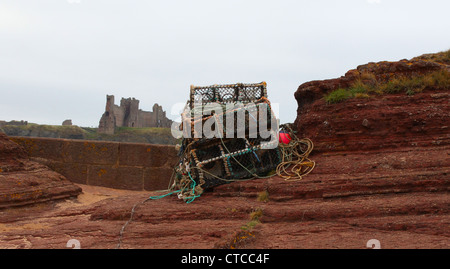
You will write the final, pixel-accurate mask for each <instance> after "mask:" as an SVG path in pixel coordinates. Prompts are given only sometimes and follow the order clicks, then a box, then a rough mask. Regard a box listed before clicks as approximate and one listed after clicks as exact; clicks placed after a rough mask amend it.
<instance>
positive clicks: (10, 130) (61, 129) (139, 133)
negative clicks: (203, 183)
mask: <svg viewBox="0 0 450 269" xmlns="http://www.w3.org/2000/svg"><path fill="white" fill-rule="evenodd" d="M0 131H2V132H4V133H5V134H7V135H8V136H33V137H49V138H66V139H85V140H103V141H118V142H135V143H150V144H170V145H175V144H178V142H179V141H178V140H177V139H175V138H173V136H172V133H171V131H170V128H156V127H149V128H128V127H119V128H117V129H116V131H115V133H114V134H102V133H97V128H88V127H78V126H75V125H72V126H61V125H39V124H33V123H29V124H28V125H23V126H16V125H6V126H3V127H2V128H0Z"/></svg>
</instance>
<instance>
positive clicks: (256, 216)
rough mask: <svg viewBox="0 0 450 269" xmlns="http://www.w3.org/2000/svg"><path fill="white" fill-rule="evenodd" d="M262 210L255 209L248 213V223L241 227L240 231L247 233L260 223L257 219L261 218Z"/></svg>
mask: <svg viewBox="0 0 450 269" xmlns="http://www.w3.org/2000/svg"><path fill="white" fill-rule="evenodd" d="M262 215H263V211H262V209H257V210H255V211H252V212H251V213H250V221H249V222H247V224H245V225H243V226H241V229H242V230H245V231H249V230H252V229H253V228H254V227H255V226H256V225H257V224H259V223H261V222H260V221H259V219H260V218H261V217H262Z"/></svg>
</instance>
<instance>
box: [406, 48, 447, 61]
mask: <svg viewBox="0 0 450 269" xmlns="http://www.w3.org/2000/svg"><path fill="white" fill-rule="evenodd" d="M412 60H425V61H432V62H436V63H441V64H450V50H446V51H442V52H438V53H430V54H424V55H421V56H418V57H415V58H413V59H412Z"/></svg>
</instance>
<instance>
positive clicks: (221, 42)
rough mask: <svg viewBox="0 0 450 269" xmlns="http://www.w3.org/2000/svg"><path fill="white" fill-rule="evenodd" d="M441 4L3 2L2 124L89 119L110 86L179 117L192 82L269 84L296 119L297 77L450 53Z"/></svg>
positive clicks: (408, 0) (437, 0)
mask: <svg viewBox="0 0 450 269" xmlns="http://www.w3.org/2000/svg"><path fill="white" fill-rule="evenodd" d="M449 10H450V1H448V0H427V1H424V0H422V1H415V0H348V1H345V0H342V1H336V0H315V1H312V0H310V1H303V0H273V1H264V0H255V1H253V0H252V1H250V0H236V1H235V0H222V1H215V0H177V1H172V0H161V1H150V0H149V1H145V0H0V120H27V121H29V122H35V123H40V124H56V125H59V124H61V123H62V122H63V121H64V120H65V119H72V122H73V124H76V125H80V126H92V127H97V126H98V123H99V119H100V117H101V115H102V113H103V112H104V109H105V103H106V95H107V94H114V95H115V97H116V104H118V103H119V102H120V98H122V97H135V98H136V99H139V100H140V108H141V109H143V110H148V111H151V109H152V107H153V104H154V103H158V104H160V105H162V106H163V108H164V110H166V111H167V114H168V116H169V117H170V118H172V119H176V118H177V117H178V114H177V113H178V112H179V111H178V110H176V109H175V111H173V112H172V111H171V110H172V109H171V108H172V106H173V105H174V104H176V103H185V102H186V100H187V99H188V97H189V87H190V85H191V84H194V85H211V84H222V83H224V84H225V83H236V82H244V83H253V82H261V81H266V82H267V87H268V95H269V99H270V100H271V102H272V103H278V104H280V112H279V117H280V118H281V122H283V123H284V122H292V121H294V120H295V117H296V109H297V104H296V101H295V99H294V92H295V91H296V89H297V87H298V86H299V85H300V84H302V83H304V82H307V81H311V80H318V79H328V78H335V77H339V76H342V75H344V74H345V72H346V71H347V70H349V69H352V68H356V66H358V65H360V64H365V63H367V62H372V61H373V62H376V61H382V60H388V61H397V60H400V59H404V58H406V59H410V58H412V57H414V56H418V55H421V54H423V53H430V52H439V51H443V50H447V49H450V34H449V29H450V16H449ZM172 113H174V114H172Z"/></svg>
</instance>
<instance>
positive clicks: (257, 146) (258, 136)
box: [173, 82, 282, 201]
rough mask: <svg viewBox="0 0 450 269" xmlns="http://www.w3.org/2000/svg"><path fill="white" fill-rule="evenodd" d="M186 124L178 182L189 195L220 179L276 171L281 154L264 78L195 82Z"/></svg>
mask: <svg viewBox="0 0 450 269" xmlns="http://www.w3.org/2000/svg"><path fill="white" fill-rule="evenodd" d="M181 128H182V130H183V133H184V138H183V140H182V143H181V149H180V153H179V155H180V162H179V164H178V166H176V168H175V171H176V178H175V182H174V186H173V187H174V188H176V189H178V190H180V192H179V193H178V195H179V197H182V198H183V199H185V200H188V201H191V200H192V199H195V197H198V195H200V194H201V193H202V192H203V190H205V189H209V188H212V187H214V186H217V185H221V184H225V183H229V182H232V181H238V180H247V179H251V178H257V177H265V176H269V175H273V174H275V171H276V167H277V165H278V164H279V163H280V162H281V159H282V157H281V155H280V150H279V148H278V147H277V146H278V120H277V119H276V117H275V115H274V113H273V110H272V108H271V106H270V102H269V100H268V99H267V92H266V83H265V82H261V83H255V84H243V83H238V84H229V85H212V86H204V87H196V86H191V92H190V100H189V101H188V104H187V106H186V107H185V110H184V111H183V113H182V125H181ZM190 199H191V200H190Z"/></svg>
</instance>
